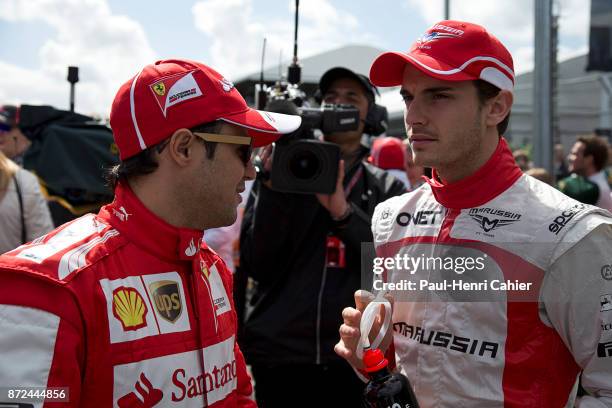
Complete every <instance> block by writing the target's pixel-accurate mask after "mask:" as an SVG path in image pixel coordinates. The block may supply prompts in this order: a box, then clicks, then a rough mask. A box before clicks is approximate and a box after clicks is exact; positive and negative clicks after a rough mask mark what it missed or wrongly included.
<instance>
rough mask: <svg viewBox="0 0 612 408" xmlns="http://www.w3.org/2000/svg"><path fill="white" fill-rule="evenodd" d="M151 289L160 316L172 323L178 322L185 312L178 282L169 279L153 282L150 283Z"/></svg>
mask: <svg viewBox="0 0 612 408" xmlns="http://www.w3.org/2000/svg"><path fill="white" fill-rule="evenodd" d="M149 290H150V291H151V294H152V296H153V303H154V304H155V309H157V312H158V313H159V314H160V316H161V317H162V318H164V319H165V320H167V321H169V322H170V323H174V322H176V320H177V319H178V318H179V317H180V316H181V313H182V312H183V303H182V302H181V293H180V291H179V286H178V283H176V282H174V281H169V280H163V281H158V282H153V283H152V284H150V285H149Z"/></svg>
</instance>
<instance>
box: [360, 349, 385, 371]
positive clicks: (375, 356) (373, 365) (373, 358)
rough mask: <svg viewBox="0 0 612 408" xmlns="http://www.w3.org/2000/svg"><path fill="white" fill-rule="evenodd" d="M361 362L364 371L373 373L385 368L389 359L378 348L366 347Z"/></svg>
mask: <svg viewBox="0 0 612 408" xmlns="http://www.w3.org/2000/svg"><path fill="white" fill-rule="evenodd" d="M363 364H364V365H365V370H366V372H368V373H373V372H375V371H378V370H382V369H383V368H385V367H386V366H387V365H388V364H389V361H388V360H387V359H386V358H385V355H384V354H383V352H382V351H380V349H367V350H365V351H364V353H363Z"/></svg>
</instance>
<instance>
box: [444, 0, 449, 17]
mask: <svg viewBox="0 0 612 408" xmlns="http://www.w3.org/2000/svg"><path fill="white" fill-rule="evenodd" d="M444 19H445V20H450V0H444Z"/></svg>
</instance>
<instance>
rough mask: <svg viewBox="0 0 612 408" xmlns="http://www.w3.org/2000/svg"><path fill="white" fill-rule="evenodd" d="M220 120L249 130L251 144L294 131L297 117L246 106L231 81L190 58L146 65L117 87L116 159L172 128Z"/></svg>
mask: <svg viewBox="0 0 612 408" xmlns="http://www.w3.org/2000/svg"><path fill="white" fill-rule="evenodd" d="M215 120H223V121H225V122H228V123H232V124H234V125H237V126H241V127H244V128H246V129H247V130H248V134H249V136H251V137H252V138H253V142H252V145H253V147H259V146H264V145H267V144H270V143H272V142H274V141H275V140H277V139H278V138H279V137H280V136H281V134H284V133H291V132H293V131H295V130H296V129H297V128H298V127H299V126H300V124H301V121H302V118H301V117H299V116H295V115H284V114H280V113H273V112H264V111H259V110H255V109H251V108H249V107H248V106H247V104H246V102H245V100H244V98H243V97H242V95H240V93H239V92H238V90H237V89H236V88H235V87H234V84H233V83H232V82H230V81H229V80H227V79H226V78H224V77H223V75H221V74H219V73H218V72H217V71H215V70H214V69H212V68H210V67H208V66H206V65H204V64H201V63H199V62H195V61H189V60H178V59H175V60H163V61H157V62H155V63H154V64H151V65H147V66H146V67H144V68H143V69H142V71H140V72H139V73H138V74H137V75H136V76H135V77H133V78H132V79H130V80H129V81H127V82H126V83H125V84H123V85H122V86H121V88H119V91H118V92H117V95H116V96H115V100H114V101H113V106H112V108H111V115H110V124H111V128H112V129H113V135H114V138H115V143H117V146H118V147H119V155H120V157H121V160H125V159H127V158H129V157H132V156H134V155H136V154H138V153H140V152H141V151H142V150H144V149H146V148H147V147H150V146H153V145H156V144H157V143H159V142H161V141H162V140H164V139H166V138H168V137H170V136H171V135H172V133H174V132H175V131H176V130H177V129H181V128H187V129H189V128H192V127H194V126H197V125H201V124H204V123H209V122H213V121H215Z"/></svg>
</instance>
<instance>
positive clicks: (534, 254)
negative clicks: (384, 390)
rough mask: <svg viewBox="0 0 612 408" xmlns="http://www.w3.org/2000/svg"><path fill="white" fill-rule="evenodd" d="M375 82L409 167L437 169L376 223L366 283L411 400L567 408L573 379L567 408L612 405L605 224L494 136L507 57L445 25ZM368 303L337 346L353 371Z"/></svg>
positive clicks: (349, 311) (385, 64) (381, 62)
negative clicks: (398, 126)
mask: <svg viewBox="0 0 612 408" xmlns="http://www.w3.org/2000/svg"><path fill="white" fill-rule="evenodd" d="M370 79H371V80H372V82H373V83H374V84H376V85H379V86H394V85H401V87H402V88H401V95H402V97H403V98H404V101H405V108H406V111H405V116H404V118H405V124H406V130H407V133H408V137H409V140H410V143H411V147H412V150H413V152H414V158H415V162H417V163H418V164H421V165H425V166H430V167H433V168H434V171H433V176H432V178H431V179H427V183H426V184H424V185H423V186H421V187H420V188H419V189H417V190H415V191H413V192H411V193H408V194H405V195H403V196H400V197H394V198H392V199H389V200H387V201H386V202H384V203H382V204H380V205H378V206H377V208H376V210H375V212H374V216H373V220H372V231H373V236H374V244H375V246H376V253H377V258H376V260H375V261H374V268H373V272H374V279H373V281H374V283H373V288H374V290H375V291H377V292H379V293H389V294H391V295H392V298H393V299H394V300H395V302H394V305H393V314H392V321H391V323H392V324H391V326H390V327H391V329H390V330H389V332H388V334H389V336H388V337H387V340H388V341H391V340H392V343H391V344H392V346H391V347H389V348H388V349H387V351H388V356H389V358H390V359H392V360H393V361H394V362H395V363H396V364H397V367H398V368H399V369H400V370H401V371H402V372H403V373H404V374H406V375H407V377H408V379H409V380H410V382H411V384H412V387H413V388H414V391H415V394H416V396H417V398H418V400H419V403H420V406H421V407H422V408H430V407H431V408H433V407H482V408H492V407H521V408H525V407H530V408H541V407H547V408H548V407H565V406H568V407H573V406H574V398H575V389H576V388H575V385H576V382H577V377H578V375H579V374H580V373H582V385H583V387H584V389H585V390H586V391H587V392H588V395H585V396H583V397H582V398H581V399H580V400H579V401H577V406H578V407H580V408H586V407H589V408H591V407H593V408H594V407H612V265H610V263H611V262H610V244H611V243H612V227H611V224H612V216H611V214H610V213H608V212H607V211H604V210H601V209H597V208H595V207H592V206H588V205H584V204H581V203H579V202H577V201H575V200H573V199H571V198H569V197H567V196H565V195H563V194H562V193H560V192H559V191H557V190H555V189H554V188H552V187H551V186H549V185H547V184H544V183H542V182H540V181H537V180H535V179H534V178H532V177H529V176H527V175H524V174H522V172H521V171H520V169H519V168H518V167H517V165H516V163H515V162H514V159H513V157H512V152H511V150H510V149H509V146H508V144H507V143H506V141H505V139H504V138H503V137H501V136H500V135H501V134H503V132H504V131H505V128H506V125H507V120H508V117H509V112H510V108H511V105H512V100H513V98H512V89H513V84H514V73H513V69H512V57H511V56H510V53H509V52H508V51H507V50H506V48H505V47H504V46H503V45H502V44H501V43H500V42H499V41H498V40H497V39H496V38H495V37H493V36H492V35H490V34H489V33H487V31H486V30H485V29H484V28H483V27H480V26H478V25H475V24H471V23H467V22H461V21H450V20H449V21H442V22H440V23H438V24H435V25H434V26H433V27H432V28H430V29H429V30H428V31H427V32H426V33H425V34H424V35H423V37H421V38H420V39H419V40H417V42H416V43H415V44H414V45H413V46H412V48H411V49H410V51H408V52H406V53H399V52H398V53H385V54H382V55H381V56H379V57H378V58H377V59H376V60H375V61H374V63H373V65H372V68H371V71H370ZM367 301H368V299H367V298H365V297H361V296H359V295H356V307H355V308H346V309H345V310H344V311H343V317H344V324H343V325H342V327H341V328H340V336H341V340H340V342H339V343H338V344H337V345H336V352H337V353H338V354H339V355H341V356H343V357H344V358H346V359H347V360H349V361H350V362H351V364H353V366H354V367H355V368H360V367H362V366H363V365H362V364H361V363H360V362H359V361H358V359H357V358H356V350H357V347H359V344H360V341H359V335H360V320H361V313H360V312H361V311H363V310H364V307H365V303H367ZM391 334H392V339H391ZM384 345H385V343H383V348H384Z"/></svg>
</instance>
